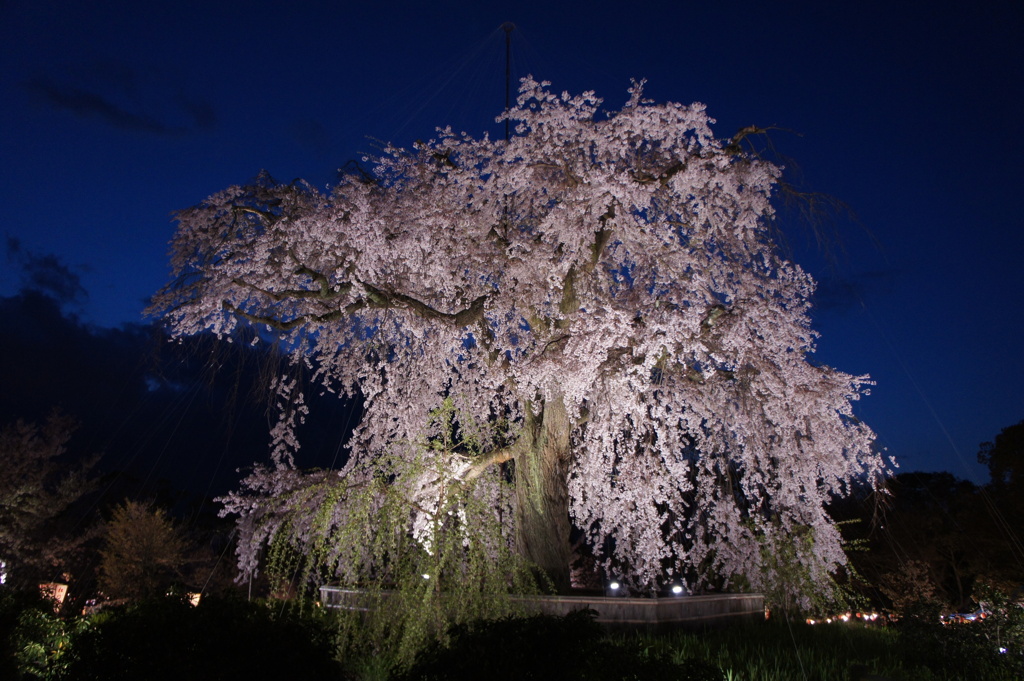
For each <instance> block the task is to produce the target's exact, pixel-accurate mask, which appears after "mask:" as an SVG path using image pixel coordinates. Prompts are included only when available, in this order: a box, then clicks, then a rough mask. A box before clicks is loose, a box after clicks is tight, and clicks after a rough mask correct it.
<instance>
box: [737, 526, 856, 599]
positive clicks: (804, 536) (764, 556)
mask: <svg viewBox="0 0 1024 681" xmlns="http://www.w3.org/2000/svg"><path fill="white" fill-rule="evenodd" d="M757 536H758V541H759V543H760V546H761V556H760V558H761V560H760V569H761V571H760V574H759V575H758V577H757V581H756V588H754V589H752V590H755V591H758V592H760V593H763V594H764V602H765V607H767V608H768V609H770V610H771V611H773V612H776V613H779V614H781V615H783V616H785V617H791V618H797V619H799V618H802V617H803V615H805V614H814V615H818V614H821V613H829V612H841V611H845V610H848V609H849V608H850V607H851V605H852V604H853V603H855V602H856V600H857V598H856V595H855V594H854V593H853V592H852V590H851V589H850V588H849V587H848V586H847V585H846V584H844V583H842V582H840V580H839V579H838V578H837V575H834V574H832V573H830V572H829V571H828V568H827V563H826V561H824V560H823V559H821V558H820V557H818V556H817V555H816V554H815V550H816V545H815V537H814V529H813V528H811V527H808V526H806V525H805V526H797V527H795V528H793V529H792V530H790V531H788V532H787V531H784V529H783V528H782V527H781V526H780V525H779V524H778V523H775V524H774V526H773V527H772V531H771V532H770V533H766V532H763V531H761V532H758V533H757ZM843 546H844V549H846V550H860V547H859V546H850V545H849V544H847V543H846V542H844V544H843ZM851 570H852V568H851ZM844 574H847V575H848V574H850V573H849V572H847V573H844ZM751 581H752V580H749V579H747V578H742V577H741V578H739V579H736V578H734V579H733V580H731V583H732V584H733V585H734V586H733V588H734V589H738V590H740V591H745V590H751V584H750V582H751Z"/></svg>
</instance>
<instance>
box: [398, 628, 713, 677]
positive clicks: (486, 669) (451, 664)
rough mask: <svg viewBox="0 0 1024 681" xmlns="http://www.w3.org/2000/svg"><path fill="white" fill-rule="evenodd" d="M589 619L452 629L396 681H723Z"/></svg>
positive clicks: (692, 663)
mask: <svg viewBox="0 0 1024 681" xmlns="http://www.w3.org/2000/svg"><path fill="white" fill-rule="evenodd" d="M594 614H595V613H594V612H593V611H576V612H573V613H570V614H569V615H566V616H565V617H552V616H547V615H536V616H533V617H519V618H513V617H508V618H503V619H499V620H484V621H476V622H472V623H468V624H462V625H459V626H456V627H455V628H453V630H452V632H451V637H450V640H449V642H448V643H447V644H442V643H434V644H432V645H430V646H428V647H427V648H426V649H424V650H423V651H422V652H421V653H420V654H419V655H417V656H416V661H415V663H414V664H413V666H412V667H411V668H410V669H409V670H408V671H407V672H406V673H405V674H403V675H400V676H398V677H397V678H398V679H399V680H400V681H414V680H419V681H476V680H477V679H487V680H488V681H504V680H505V679H508V680H509V681H512V680H515V681H520V680H528V679H565V680H568V681H573V680H575V679H581V680H582V679H588V680H589V679H593V680H595V681H620V680H621V681H625V680H637V681H640V680H645V681H647V680H649V681H658V680H661V679H665V680H668V679H672V680H673V681H724V677H723V675H722V672H721V670H719V669H718V668H717V667H715V666H713V665H708V664H706V663H703V662H701V661H700V660H686V661H683V662H682V663H679V664H677V663H673V662H672V661H670V660H668V659H666V658H665V657H664V656H661V655H657V654H654V653H652V652H651V651H650V650H649V649H647V648H644V647H643V646H639V645H636V643H635V641H631V640H619V641H613V640H610V639H608V638H606V637H605V635H604V632H603V630H602V629H601V627H600V625H598V624H597V622H595V621H594V619H593V617H594Z"/></svg>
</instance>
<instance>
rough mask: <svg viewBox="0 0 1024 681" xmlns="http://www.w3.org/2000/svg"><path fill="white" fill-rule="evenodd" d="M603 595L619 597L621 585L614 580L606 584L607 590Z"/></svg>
mask: <svg viewBox="0 0 1024 681" xmlns="http://www.w3.org/2000/svg"><path fill="white" fill-rule="evenodd" d="M605 595H606V596H621V595H622V585H621V584H619V583H618V582H617V581H615V580H612V581H610V582H608V589H607V590H606V591H605Z"/></svg>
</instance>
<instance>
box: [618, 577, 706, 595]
mask: <svg viewBox="0 0 1024 681" xmlns="http://www.w3.org/2000/svg"><path fill="white" fill-rule="evenodd" d="M669 591H670V592H671V593H672V595H673V596H683V595H685V594H686V589H684V588H683V587H682V585H680V584H673V585H672V586H671V587H669ZM607 593H608V595H609V596H620V595H624V594H625V591H624V590H623V589H622V584H621V583H619V582H617V581H615V580H612V581H611V582H609V583H608V589H607Z"/></svg>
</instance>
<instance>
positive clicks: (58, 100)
mask: <svg viewBox="0 0 1024 681" xmlns="http://www.w3.org/2000/svg"><path fill="white" fill-rule="evenodd" d="M22 86H23V87H24V89H25V90H26V91H27V92H29V93H30V94H31V95H32V96H33V97H34V98H35V99H36V100H37V101H38V102H40V103H42V104H44V105H46V106H50V107H53V108H54V109H58V110H61V111H67V112H69V113H71V114H74V115H75V116H78V117H80V118H94V119H97V120H100V121H102V122H103V123H106V124H108V125H111V126H113V127H115V128H118V129H121V130H129V131H134V132H143V133H149V134H154V135H183V134H187V133H189V132H193V131H195V130H202V129H209V128H212V127H213V126H214V125H216V123H217V117H216V113H215V112H214V109H213V106H212V105H211V104H210V103H209V102H207V101H204V100H202V99H200V98H197V97H194V96H191V95H187V94H185V93H184V92H183V91H182V88H180V87H175V86H174V85H173V84H172V83H169V82H167V80H166V79H164V78H162V77H160V76H159V75H158V74H149V75H148V76H144V75H143V74H141V73H139V72H138V71H137V70H135V69H133V68H132V67H131V66H129V65H127V64H124V63H112V62H109V61H103V62H96V63H94V64H91V65H90V66H88V67H81V68H77V69H74V70H73V71H72V75H71V76H70V77H68V78H62V79H57V78H53V77H51V76H47V75H39V76H36V77H34V78H31V79H30V80H27V81H25V82H23V83H22Z"/></svg>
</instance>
